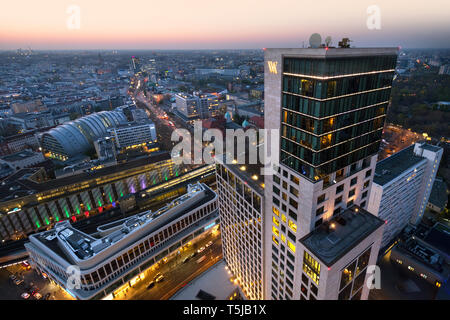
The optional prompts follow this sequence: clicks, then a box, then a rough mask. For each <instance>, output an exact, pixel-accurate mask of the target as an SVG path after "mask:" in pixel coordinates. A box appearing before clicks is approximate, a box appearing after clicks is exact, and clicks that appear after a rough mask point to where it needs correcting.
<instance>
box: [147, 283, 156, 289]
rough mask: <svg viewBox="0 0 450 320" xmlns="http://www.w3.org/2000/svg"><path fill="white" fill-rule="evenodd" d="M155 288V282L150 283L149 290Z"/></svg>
mask: <svg viewBox="0 0 450 320" xmlns="http://www.w3.org/2000/svg"><path fill="white" fill-rule="evenodd" d="M154 286H155V281H150V283H149V284H148V285H147V289H151V288H153V287H154Z"/></svg>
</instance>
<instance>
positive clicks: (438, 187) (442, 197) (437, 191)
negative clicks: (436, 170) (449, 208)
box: [428, 179, 448, 208]
mask: <svg viewBox="0 0 450 320" xmlns="http://www.w3.org/2000/svg"><path fill="white" fill-rule="evenodd" d="M447 201H448V196H447V184H446V183H445V181H444V180H442V179H436V180H434V184H433V188H432V189H431V194H430V199H428V202H430V203H431V204H433V205H435V206H438V207H439V208H444V207H445V205H446V204H447Z"/></svg>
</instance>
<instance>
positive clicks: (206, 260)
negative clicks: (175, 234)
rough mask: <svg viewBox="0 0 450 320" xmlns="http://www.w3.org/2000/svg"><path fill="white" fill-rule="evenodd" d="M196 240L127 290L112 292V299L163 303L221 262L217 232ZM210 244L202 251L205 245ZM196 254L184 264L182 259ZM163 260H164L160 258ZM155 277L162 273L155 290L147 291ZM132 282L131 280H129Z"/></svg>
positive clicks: (162, 262) (144, 275)
mask: <svg viewBox="0 0 450 320" xmlns="http://www.w3.org/2000/svg"><path fill="white" fill-rule="evenodd" d="M200 237H201V238H200V239H198V240H197V241H195V240H194V241H192V244H191V245H188V246H187V247H186V248H185V249H183V250H179V251H178V252H179V253H178V252H176V253H174V254H172V255H171V256H170V257H167V260H166V261H161V262H160V263H157V264H155V265H153V266H152V267H150V268H149V269H148V270H146V271H144V272H143V275H142V276H141V278H139V277H137V279H136V280H137V281H136V282H135V283H134V284H133V285H132V287H129V285H128V284H127V285H124V286H122V287H121V288H119V289H117V290H116V291H115V297H114V299H127V300H166V299H169V298H170V297H171V296H172V295H174V294H175V293H176V292H177V291H178V290H180V289H181V288H182V287H183V286H184V285H186V284H187V283H189V282H190V281H192V280H193V279H194V278H195V277H197V276H198V275H200V274H201V273H202V272H204V271H206V270H207V269H208V268H210V267H211V266H213V265H214V264H215V263H217V262H219V261H220V260H221V259H222V242H221V238H220V233H219V232H210V233H207V234H206V235H205V236H203V237H202V235H200ZM210 241H212V244H211V245H210V246H209V247H208V248H205V246H206V244H207V243H208V242H210ZM202 247H203V248H205V249H204V250H203V251H202V252H201V253H195V252H197V250H198V249H200V248H202ZM193 253H195V256H194V257H192V258H190V259H189V260H188V261H186V262H184V263H183V260H184V259H186V258H187V257H189V256H190V255H192V254H193ZM163 260H165V259H163ZM157 274H162V275H163V276H164V279H163V280H162V281H161V282H159V283H155V285H154V287H152V288H150V289H147V286H148V284H149V283H150V282H151V281H152V280H154V278H155V276H156V275H157ZM130 282H131V281H130Z"/></svg>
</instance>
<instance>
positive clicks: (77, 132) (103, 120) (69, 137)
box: [40, 111, 127, 161]
mask: <svg viewBox="0 0 450 320" xmlns="http://www.w3.org/2000/svg"><path fill="white" fill-rule="evenodd" d="M126 122H127V121H126V117H125V115H124V114H123V113H122V112H116V111H102V112H98V113H94V114H91V115H88V116H85V117H82V118H79V119H77V120H75V121H71V122H67V123H65V124H63V125H60V126H57V127H56V128H53V129H51V130H49V131H48V132H46V133H43V134H42V136H41V139H40V140H41V145H42V151H43V153H44V155H45V156H46V157H48V158H55V159H58V160H61V161H66V160H68V159H69V158H71V157H74V156H76V155H79V154H83V153H85V152H87V151H89V150H90V149H93V148H94V141H95V140H97V139H98V138H100V137H102V136H104V135H106V134H107V129H108V128H112V127H117V126H119V125H121V124H125V123H126Z"/></svg>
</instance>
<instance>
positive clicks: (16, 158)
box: [0, 149, 45, 170]
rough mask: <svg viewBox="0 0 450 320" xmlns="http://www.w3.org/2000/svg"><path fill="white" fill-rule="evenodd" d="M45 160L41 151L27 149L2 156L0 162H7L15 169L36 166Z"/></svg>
mask: <svg viewBox="0 0 450 320" xmlns="http://www.w3.org/2000/svg"><path fill="white" fill-rule="evenodd" d="M44 161H45V158H44V156H43V155H42V153H41V152H34V151H32V150H29V149H25V150H22V151H19V152H16V153H13V154H9V155H6V156H3V157H0V164H6V165H8V166H10V167H11V168H13V169H14V170H19V169H23V168H27V167H32V166H35V165H37V164H39V163H42V162H44Z"/></svg>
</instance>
